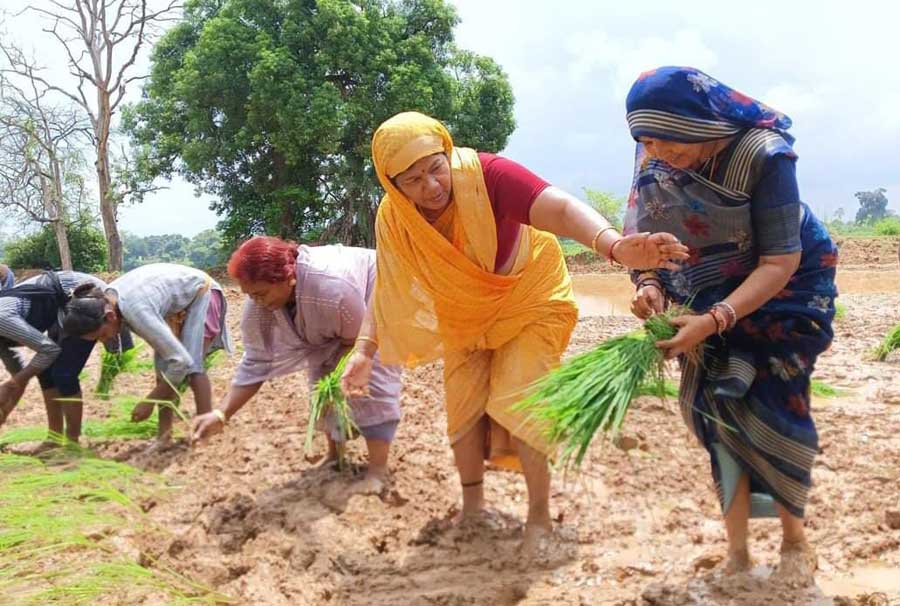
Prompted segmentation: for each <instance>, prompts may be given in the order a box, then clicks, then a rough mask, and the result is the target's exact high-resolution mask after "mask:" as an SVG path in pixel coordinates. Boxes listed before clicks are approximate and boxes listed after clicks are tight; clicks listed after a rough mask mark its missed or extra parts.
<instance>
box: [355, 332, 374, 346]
mask: <svg viewBox="0 0 900 606" xmlns="http://www.w3.org/2000/svg"><path fill="white" fill-rule="evenodd" d="M360 341H368V342H369V343H371V344H372V345H374V346H375V347H378V341H376V340H375V339H373V338H372V337H366V336H364V335H360V336H358V337H356V342H357V343H359V342H360Z"/></svg>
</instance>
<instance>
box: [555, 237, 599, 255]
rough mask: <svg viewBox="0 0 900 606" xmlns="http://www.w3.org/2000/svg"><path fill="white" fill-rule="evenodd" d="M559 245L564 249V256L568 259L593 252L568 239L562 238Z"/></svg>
mask: <svg viewBox="0 0 900 606" xmlns="http://www.w3.org/2000/svg"><path fill="white" fill-rule="evenodd" d="M559 245H560V246H561V247H562V251H563V255H564V256H565V257H566V258H569V257H577V256H578V255H581V254H584V253H589V252H591V249H590V248H588V247H587V246H585V245H584V244H582V243H581V242H576V241H575V240H569V239H568V238H560V239H559Z"/></svg>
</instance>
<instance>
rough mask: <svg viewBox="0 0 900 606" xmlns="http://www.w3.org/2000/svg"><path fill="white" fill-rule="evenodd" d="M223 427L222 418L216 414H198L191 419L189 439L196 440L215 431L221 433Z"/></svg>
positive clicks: (212, 434)
mask: <svg viewBox="0 0 900 606" xmlns="http://www.w3.org/2000/svg"><path fill="white" fill-rule="evenodd" d="M223 429H224V426H223V425H222V419H220V418H219V417H218V416H217V415H215V414H213V413H211V412H207V413H204V414H202V415H198V416H196V417H194V420H193V421H191V441H192V442H196V441H197V440H203V439H204V438H209V437H211V436H214V435H216V434H217V433H222V430H223Z"/></svg>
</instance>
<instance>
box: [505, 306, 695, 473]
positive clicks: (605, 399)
mask: <svg viewBox="0 0 900 606" xmlns="http://www.w3.org/2000/svg"><path fill="white" fill-rule="evenodd" d="M684 313H686V311H685V310H684V309H683V308H675V309H671V310H669V311H668V312H666V313H665V314H658V315H655V316H652V317H651V318H650V319H648V320H647V321H646V322H644V327H643V328H642V329H640V330H637V331H635V332H632V333H628V334H625V335H621V336H618V337H614V338H612V339H609V340H608V341H606V342H604V343H603V344H601V345H600V346H599V347H597V348H596V349H594V350H592V351H588V352H586V353H583V354H580V355H577V356H574V357H572V358H569V359H568V360H566V362H565V363H563V364H562V365H561V366H560V367H558V368H556V369H555V370H553V371H551V372H550V373H548V374H547V375H546V376H544V377H543V378H542V379H540V380H539V381H538V382H537V383H536V384H535V385H534V390H533V391H532V393H531V395H529V396H528V397H527V398H525V399H524V400H523V401H522V402H520V403H519V404H517V405H516V409H518V410H527V411H529V412H530V413H531V418H532V419H533V420H535V421H536V422H538V423H539V424H541V425H544V426H545V427H546V433H547V437H548V438H549V440H550V442H551V443H552V444H555V445H557V446H559V447H560V450H559V463H560V464H561V465H562V466H563V467H570V466H575V467H578V466H580V465H581V462H582V460H583V459H584V456H585V454H586V453H587V449H588V446H590V443H591V440H593V438H594V435H595V434H596V433H597V432H598V431H602V432H604V433H609V434H612V435H613V436H614V435H615V434H616V433H617V432H618V431H619V429H620V428H621V427H622V423H623V422H624V420H625V414H626V413H627V412H628V407H629V405H630V403H631V401H632V400H633V399H634V398H635V396H637V395H640V392H641V388H642V387H644V389H645V390H646V389H648V388H649V389H650V390H652V391H653V392H654V393H663V394H664V393H665V392H666V384H665V378H664V376H663V353H662V351H661V350H660V349H659V348H657V347H656V342H657V341H662V340H665V339H670V338H672V337H673V336H675V333H676V332H677V329H676V328H675V327H674V326H672V324H671V322H670V319H671V318H673V317H675V316H677V315H683V314H684Z"/></svg>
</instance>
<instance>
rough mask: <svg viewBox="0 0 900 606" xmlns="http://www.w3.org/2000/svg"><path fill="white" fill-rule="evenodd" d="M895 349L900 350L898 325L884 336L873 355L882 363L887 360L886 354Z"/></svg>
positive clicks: (899, 328) (899, 327)
mask: <svg viewBox="0 0 900 606" xmlns="http://www.w3.org/2000/svg"><path fill="white" fill-rule="evenodd" d="M895 349H900V324H898V325H897V326H895V327H894V328H892V329H891V331H890V332H889V333H888V334H887V335H885V337H884V340H883V341H882V342H881V345H879V346H878V348H877V349H875V351H874V352H873V355H874V356H875V359H876V360H878V361H879V362H884V361H885V360H886V359H887V357H888V354H890V353H891V352H892V351H894V350H895Z"/></svg>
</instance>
